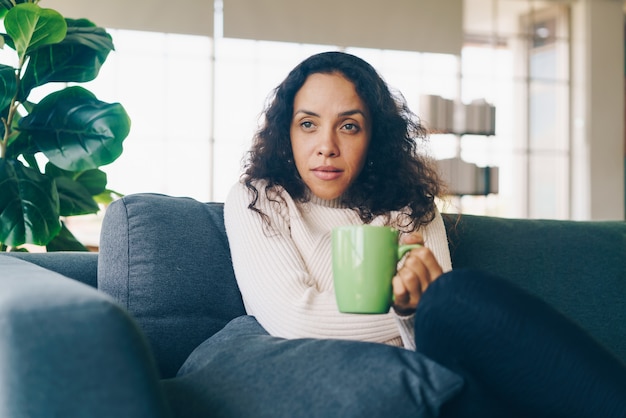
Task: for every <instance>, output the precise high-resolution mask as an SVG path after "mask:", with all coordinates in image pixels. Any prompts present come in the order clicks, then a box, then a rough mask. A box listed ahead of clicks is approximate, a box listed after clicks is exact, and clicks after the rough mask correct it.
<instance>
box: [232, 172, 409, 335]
mask: <svg viewBox="0 0 626 418" xmlns="http://www.w3.org/2000/svg"><path fill="white" fill-rule="evenodd" d="M278 199H280V197H278ZM249 201H250V195H249V193H248V190H247V188H246V187H245V186H244V185H241V184H238V185H236V186H235V187H234V188H233V189H232V190H231V192H230V194H229V196H228V198H227V200H226V202H225V208H224V221H225V225H226V232H227V235H228V240H229V244H230V249H231V255H232V259H233V266H234V269H235V276H236V278H237V283H238V285H239V288H240V290H241V294H242V297H243V300H244V304H245V307H246V311H247V312H248V314H250V315H254V316H255V317H256V318H257V320H258V321H259V323H260V324H261V325H262V326H263V327H264V328H265V329H266V330H267V331H268V332H269V333H270V334H272V335H275V336H280V337H284V338H303V337H313V338H340V339H352V340H362V341H373V342H386V343H391V344H396V345H399V344H400V343H401V341H400V337H399V331H398V328H397V324H396V323H395V320H394V317H393V314H392V313H389V314H387V315H351V314H342V313H340V312H339V311H338V309H337V304H336V301H335V295H334V292H333V291H332V290H321V289H319V288H318V287H317V286H316V282H317V280H316V279H319V278H315V277H312V276H311V273H310V272H309V271H308V269H307V267H306V263H305V262H304V260H303V257H302V255H301V254H300V252H299V250H298V247H297V245H296V244H295V242H294V240H293V238H292V237H291V232H290V229H291V223H293V222H298V219H297V214H295V213H289V205H288V204H284V203H285V202H283V204H278V203H277V202H275V201H272V200H270V199H268V198H267V197H266V196H265V193H264V191H262V190H260V193H259V199H258V202H257V207H258V208H259V209H260V210H262V211H263V212H264V213H265V214H266V215H267V216H269V220H270V223H271V226H270V227H268V225H267V224H265V223H264V222H263V219H262V218H261V216H259V214H258V213H255V212H254V211H252V210H250V209H248V205H249ZM291 203H293V202H291ZM315 257H316V258H317V259H318V260H320V261H321V260H325V261H324V262H328V263H329V262H330V259H329V258H328V255H327V254H326V251H324V254H322V253H321V252H320V254H319V256H315Z"/></svg>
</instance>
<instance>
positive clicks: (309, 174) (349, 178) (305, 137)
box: [290, 73, 371, 200]
mask: <svg viewBox="0 0 626 418" xmlns="http://www.w3.org/2000/svg"><path fill="white" fill-rule="evenodd" d="M293 109H294V111H293V117H292V120H291V128H290V135H291V148H292V151H293V156H294V159H295V163H296V168H297V169H298V173H300V177H302V180H303V181H304V183H305V184H306V185H307V186H308V188H309V189H310V190H311V192H312V193H313V194H314V195H315V196H317V197H319V198H320V199H325V200H330V199H335V198H337V197H339V196H341V195H342V194H343V193H344V192H345V191H346V190H347V189H348V188H349V187H350V185H351V184H352V183H353V182H354V180H355V179H356V178H357V177H358V175H359V173H360V172H361V169H362V168H363V165H364V164H365V157H366V154H367V147H368V145H369V142H370V136H371V123H370V116H369V111H368V109H367V107H366V106H365V103H363V101H362V100H361V98H360V97H359V95H358V94H357V92H356V90H355V88H354V85H353V84H352V82H350V81H349V80H348V79H346V78H345V77H344V76H343V75H341V74H339V73H332V74H321V73H316V74H311V75H310V76H309V77H308V78H307V80H306V81H305V83H304V84H303V85H302V87H301V88H300V90H299V91H298V93H297V94H296V96H295V99H294V104H293Z"/></svg>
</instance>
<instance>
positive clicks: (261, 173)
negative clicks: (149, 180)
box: [225, 52, 626, 416]
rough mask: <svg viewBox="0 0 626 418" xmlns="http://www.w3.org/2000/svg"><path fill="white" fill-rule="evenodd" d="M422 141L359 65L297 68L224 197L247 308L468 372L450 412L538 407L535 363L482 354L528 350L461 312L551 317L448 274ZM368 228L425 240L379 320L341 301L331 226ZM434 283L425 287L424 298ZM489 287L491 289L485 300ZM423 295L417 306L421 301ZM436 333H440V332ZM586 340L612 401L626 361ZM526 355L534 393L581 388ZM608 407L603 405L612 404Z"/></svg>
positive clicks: (337, 58) (322, 60)
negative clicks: (346, 308) (506, 370)
mask: <svg viewBox="0 0 626 418" xmlns="http://www.w3.org/2000/svg"><path fill="white" fill-rule="evenodd" d="M424 136H425V131H424V128H423V127H422V126H421V125H420V124H419V121H418V120H417V118H416V117H415V115H413V114H412V113H411V112H410V111H409V109H408V107H407V106H406V104H405V102H404V100H403V99H402V98H401V97H400V96H397V97H395V96H394V95H393V94H392V93H391V92H390V90H389V88H388V87H387V85H386V83H385V82H384V81H383V80H382V79H381V77H380V76H379V75H378V74H377V73H376V71H375V70H374V69H373V68H372V67H371V66H370V65H369V64H367V63H366V62H364V61H363V60H361V59H359V58H357V57H354V56H352V55H349V54H345V53H340V52H327V53H322V54H318V55H314V56H312V57H310V58H308V59H306V60H305V61H303V62H302V63H301V64H299V65H298V66H297V67H296V68H294V69H293V70H292V71H291V73H290V74H289V75H288V76H287V78H286V79H285V80H284V81H283V82H282V83H281V84H280V85H279V86H278V88H277V89H276V91H275V95H274V98H273V100H272V101H271V103H270V104H269V106H268V108H267V109H266V112H265V121H264V124H263V126H262V127H261V129H260V130H259V131H258V133H257V134H256V136H255V139H254V143H253V146H252V149H251V151H250V153H249V158H248V161H247V164H246V166H245V172H244V175H243V177H242V182H241V183H239V184H237V185H235V186H234V188H233V189H232V191H231V193H230V194H229V196H228V199H227V201H226V205H225V223H226V229H227V233H228V238H229V242H230V247H231V252H232V258H233V265H234V269H235V275H236V277H237V282H238V284H239V287H240V290H241V293H242V296H243V299H244V303H245V306H246V310H247V312H248V313H249V314H250V315H254V316H255V317H256V319H257V320H258V321H259V323H260V324H261V325H262V326H263V327H264V328H265V329H266V330H267V331H268V332H269V333H270V334H271V335H274V336H278V337H284V338H300V337H313V338H340V339H354V340H362V341H373V342H380V343H385V344H391V345H397V346H403V347H405V348H408V349H412V350H415V349H416V348H417V349H418V350H420V351H421V352H423V353H425V354H427V355H429V356H431V357H433V359H435V360H436V361H438V362H440V363H442V364H443V365H445V366H447V367H449V368H451V369H452V370H455V371H456V372H458V373H459V374H461V375H463V376H464V377H465V380H466V388H465V389H464V391H463V392H462V394H461V395H460V396H458V397H457V398H456V399H455V400H454V401H452V402H451V403H450V405H449V406H448V407H447V410H445V411H443V414H444V415H446V414H448V415H449V416H462V414H468V415H467V416H472V415H471V414H475V413H481V414H487V413H493V414H498V413H501V412H502V411H504V410H505V409H502V408H506V407H509V406H510V405H509V404H511V403H514V404H516V409H519V410H526V411H533V407H535V406H536V407H537V409H538V410H542V409H541V408H544V406H543V403H542V402H535V403H534V404H533V403H532V402H534V401H535V400H532V399H531V400H530V401H529V400H527V399H525V398H524V396H521V395H518V394H519V393H520V391H519V389H518V384H519V383H520V381H521V380H523V379H522V377H524V376H526V375H528V373H529V370H517V375H514V376H512V377H513V382H514V383H513V384H511V383H507V382H506V381H505V380H506V379H503V378H502V376H500V375H499V373H489V371H483V368H484V366H483V365H482V363H480V361H482V360H484V353H485V352H487V353H492V354H494V355H499V354H500V353H501V352H502V351H505V357H506V359H507V360H508V361H510V359H509V357H514V359H515V360H517V357H518V356H521V355H522V354H523V349H522V348H520V349H519V350H516V351H515V352H511V351H510V347H509V346H508V345H506V344H504V343H503V344H502V345H500V346H498V345H497V344H495V345H492V346H490V347H486V349H485V347H484V344H485V342H486V341H490V337H491V335H489V332H494V331H493V330H488V329H487V328H488V327H489V324H490V321H492V318H493V317H492V316H490V317H484V315H482V317H481V315H480V312H478V315H477V317H478V318H479V319H478V320H472V321H471V323H469V324H466V323H465V322H466V321H464V318H467V317H472V318H474V316H476V315H472V316H468V314H469V313H471V314H476V312H468V309H469V310H471V306H472V305H473V304H475V305H476V306H480V305H482V304H490V308H491V314H490V315H493V312H499V314H501V315H502V317H506V318H509V317H510V318H511V319H512V320H513V321H515V320H516V319H517V317H518V316H523V317H524V321H526V320H527V318H530V317H533V315H534V316H535V317H536V321H535V322H537V323H539V324H542V323H545V318H544V316H546V315H547V316H548V317H551V316H552V315H554V316H558V315H556V314H555V313H554V312H553V311H551V310H550V309H549V308H547V307H544V306H543V305H541V308H537V307H536V306H534V305H533V311H532V312H526V311H525V310H524V309H525V308H524V304H519V305H520V306H521V307H520V308H519V312H518V311H516V310H515V309H512V310H511V309H510V308H509V306H508V305H510V303H508V301H509V300H511V301H512V300H520V298H522V299H521V300H523V301H525V299H524V298H527V297H528V298H529V300H530V299H531V298H530V297H529V296H527V295H525V294H523V293H522V292H521V291H518V289H512V290H511V289H510V286H509V285H506V284H504V282H502V281H501V280H497V279H494V278H491V277H488V276H485V275H482V274H480V273H476V272H467V271H461V272H456V271H452V266H451V261H450V254H449V251H448V244H447V237H446V232H445V229H444V225H443V222H442V219H441V215H440V214H439V213H438V211H437V208H436V206H435V198H436V197H437V196H439V195H440V194H442V186H441V184H440V181H439V179H438V177H437V175H436V172H435V171H434V169H433V168H432V166H431V163H430V161H429V160H428V159H427V158H425V157H423V156H422V155H421V154H420V152H419V149H418V145H417V144H418V143H419V142H420V141H421V140H422V139H423V138H424ZM363 223H368V224H373V225H390V226H393V227H395V228H397V229H399V230H400V231H401V233H402V236H401V240H402V241H404V242H405V243H421V244H423V246H421V247H419V248H417V249H414V250H412V251H410V252H409V253H408V255H407V256H406V257H405V259H404V260H403V263H402V264H401V266H400V267H399V269H398V272H397V274H396V276H395V277H394V278H393V282H392V286H393V294H394V305H393V309H392V310H391V312H390V313H389V314H387V315H374V316H370V315H347V314H341V313H339V312H338V310H337V306H336V302H335V297H334V292H333V286H332V272H331V259H330V254H331V251H330V231H331V229H332V228H333V227H336V226H340V225H346V224H363ZM444 273H445V274H444ZM440 281H441V284H439V282H440ZM431 285H433V291H431V292H428V293H425V292H426V290H427V289H428V288H429V286H431ZM485 289H486V291H485ZM493 289H496V294H494V295H491V294H490V292H491V291H492V290H493ZM498 289H499V290H498ZM455 293H456V294H457V296H460V297H461V298H466V297H467V298H473V299H469V300H472V304H469V305H470V308H468V307H467V306H466V305H467V304H457V305H459V306H457V305H455V304H454V300H458V298H456V299H455V298H454V294H455ZM423 294H425V297H424V303H419V302H420V300H421V299H422V295H423ZM431 295H432V296H431ZM507 298H508V299H507ZM448 299H449V300H448ZM483 299H484V300H483ZM491 299H493V301H492V300H491ZM532 302H533V303H534V300H533V301H532ZM529 303H530V302H529ZM418 304H419V308H418ZM544 308H545V309H544ZM416 310H417V312H416ZM534 312H536V313H534ZM440 316H441V318H439V317H440ZM433 319H434V321H433ZM436 321H441V322H440V323H437V322H436ZM560 321H563V322H567V321H566V320H565V319H563V318H561V317H558V320H557V324H556V325H554V326H556V327H558V328H561V325H562V324H561V322H560ZM457 322H458V323H463V326H462V327H460V326H457V325H456V323H457ZM535 322H532V321H530V322H528V323H524V325H523V326H521V327H529V328H531V330H532V331H533V332H532V333H531V332H528V335H532V336H533V337H537V338H543V337H544V336H545V335H547V336H548V338H552V336H553V334H555V333H554V332H553V331H554V330H553V329H551V328H546V329H545V330H543V329H542V330H540V331H537V332H535V331H536V330H535V327H534V325H536V324H535ZM568 325H569V324H567V326H568ZM567 326H566V329H568V330H569V328H567ZM442 327H445V328H442ZM442 329H444V330H445V335H447V336H445V337H442V332H441V330H442ZM520 331H523V329H520ZM496 332H499V331H496ZM568 332H569V333H568ZM568 332H564V334H565V335H563V336H562V337H561V336H560V335H557V337H556V338H553V339H554V340H555V341H553V342H551V345H550V347H549V349H550V350H554V351H555V352H558V351H559V350H562V349H563V348H564V344H568V343H569V341H570V340H569V339H572V340H573V341H575V342H578V339H579V338H582V337H581V335H579V332H578V330H577V329H574V330H570V331H568ZM556 334H558V333H556ZM518 338H520V337H519V336H518V335H513V336H511V339H518ZM455 339H456V340H455ZM491 339H492V338H491ZM461 341H462V344H463V347H462V349H461V348H460V347H459V344H460V343H461ZM515 341H517V340H515ZM530 343H531V344H536V342H535V341H531V342H530ZM582 345H583V346H585V348H584V349H581V350H580V351H577V352H575V353H574V355H573V357H572V361H573V362H574V363H576V364H579V360H581V359H582V360H585V359H587V357H589V355H592V358H593V359H596V358H599V359H598V363H600V364H602V365H603V366H601V369H602V367H605V366H606V367H605V368H604V369H602V370H604V371H606V373H605V374H606V375H607V376H605V375H601V377H600V378H599V379H598V381H599V382H600V383H599V384H598V386H597V388H595V389H594V390H597V391H598V392H602V393H603V396H605V395H606V393H609V395H608V397H606V396H605V397H604V398H602V399H604V401H603V402H599V403H600V405H604V406H605V407H606V403H607V402H606V399H609V400H611V399H614V398H615V399H620V397H621V396H622V395H624V399H626V389H625V388H626V386H625V387H620V386H619V384H621V383H626V377H625V376H626V372H624V370H623V366H622V365H619V363H618V362H617V361H616V360H614V359H613V358H611V357H610V356H608V355H606V353H604V351H602V349H601V348H600V347H597V346H596V345H595V343H593V342H589V344H586V345H585V344H582ZM505 347H506V349H505ZM522 347H523V345H522ZM518 351H520V352H518ZM527 360H528V361H524V360H523V359H520V361H519V362H517V363H516V361H514V363H515V364H518V365H523V367H532V368H533V371H534V369H537V370H536V372H537V375H541V376H544V375H545V381H543V382H541V384H540V385H535V382H533V384H534V385H535V386H537V390H539V391H543V390H544V389H546V390H547V388H549V389H550V390H551V392H550V394H551V396H554V397H562V398H563V399H568V400H569V399H576V398H577V396H578V395H580V394H579V393H577V389H576V388H577V386H576V385H575V384H572V385H568V384H563V383H562V382H561V381H562V380H563V378H564V377H563V375H562V374H559V373H558V371H557V372H555V371H554V370H549V369H546V367H544V366H543V365H540V364H534V363H536V362H535V361H534V359H533V360H532V361H531V360H530V359H527ZM585 361H586V360H585ZM585 361H583V362H582V363H584V362H585ZM468 362H470V364H469V367H468V366H467V363H468ZM471 362H474V363H476V364H472V363H471ZM587 363H588V364H587V365H583V366H582V369H581V371H580V373H581V376H583V377H584V378H587V377H588V376H587V375H586V373H594V372H593V370H594V369H595V368H596V366H598V364H596V362H593V361H588V362H587ZM616 363H617V364H618V366H617V368H615V367H613V366H615V364H616ZM477 364H481V366H480V367H478V366H477ZM496 364H497V363H496ZM529 364H530V366H528V365H529ZM473 366H476V367H473ZM520 367H522V366H520ZM611 367H613V369H611ZM492 368H493V367H492ZM513 369H514V370H513V373H515V372H516V370H515V368H513ZM616 370H617V371H616ZM567 372H568V373H569V372H571V370H567ZM574 372H576V373H578V372H577V371H574ZM518 375H519V376H518ZM516 378H519V379H518V380H516ZM569 378H571V376H569V375H568V376H566V377H565V380H568V379H569ZM594 379H595V377H594ZM503 380H504V381H503ZM592 380H593V379H592ZM556 382H559V385H557V384H556ZM553 386H554V387H553ZM557 386H558V387H557ZM592 386H593V385H592ZM494 391H495V393H494ZM521 393H523V391H521ZM533 393H534V392H533ZM542 396H544V397H545V394H544V395H542ZM518 398H521V399H518ZM549 399H552V398H549ZM616 402H619V401H616ZM621 402H622V403H621V404H620V407H621V406H624V401H621ZM528 403H531V404H530V405H529V406H527V405H526V404H528ZM548 404H550V402H548ZM552 404H554V403H553V402H552ZM615 405H617V404H614V405H611V404H610V402H609V406H608V407H607V408H613V406H615ZM587 406H588V405H587ZM594 406H595V404H594ZM524 408H526V409H524ZM543 410H544V411H545V410H546V409H543ZM574 410H576V409H574ZM624 410H626V406H624ZM487 411H490V412H487ZM578 411H580V409H578ZM597 411H598V409H595V412H597ZM607 411H608V409H607ZM555 412H559V411H558V410H557V411H555ZM483 416H485V415H483ZM603 416H610V415H603ZM616 416H618V415H616Z"/></svg>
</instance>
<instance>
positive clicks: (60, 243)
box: [46, 224, 89, 252]
mask: <svg viewBox="0 0 626 418" xmlns="http://www.w3.org/2000/svg"><path fill="white" fill-rule="evenodd" d="M46 250H47V251H48V252H52V251H89V249H87V247H85V246H84V245H83V244H81V243H80V242H79V241H78V240H77V239H76V237H75V236H74V235H73V234H72V233H71V232H70V230H69V229H67V227H66V226H65V224H63V226H62V227H61V231H60V232H59V234H58V235H57V236H56V237H54V239H53V240H52V241H50V242H49V243H48V245H46Z"/></svg>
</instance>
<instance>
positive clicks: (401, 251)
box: [398, 244, 422, 260]
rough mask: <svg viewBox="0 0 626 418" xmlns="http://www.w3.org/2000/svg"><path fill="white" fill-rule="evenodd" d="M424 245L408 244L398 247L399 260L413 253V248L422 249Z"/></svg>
mask: <svg viewBox="0 0 626 418" xmlns="http://www.w3.org/2000/svg"><path fill="white" fill-rule="evenodd" d="M421 246H422V244H406V245H400V246H398V260H400V259H401V258H402V257H404V254H406V253H407V252H409V251H411V250H412V249H413V248H418V247H421Z"/></svg>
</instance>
